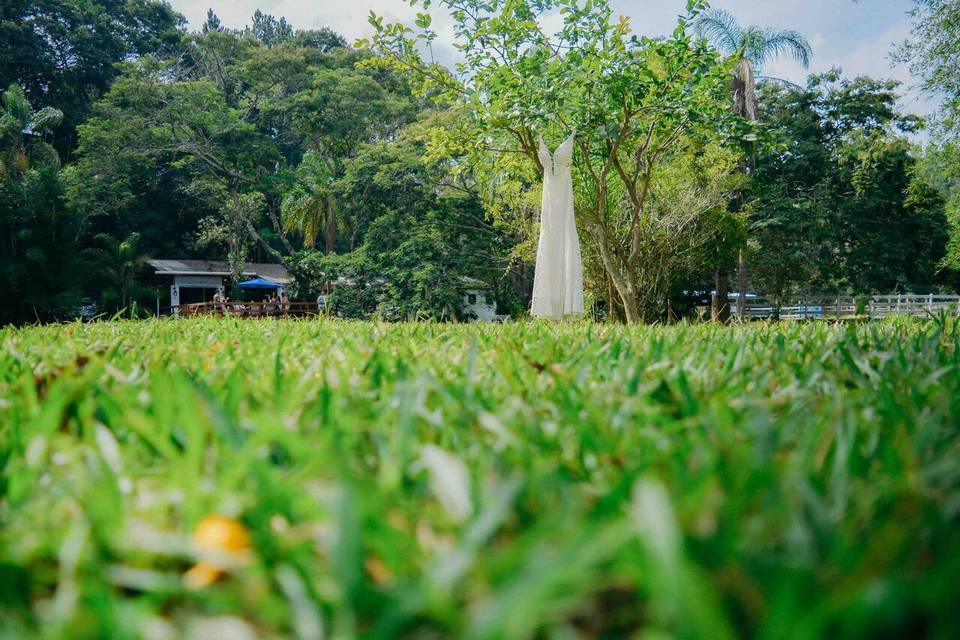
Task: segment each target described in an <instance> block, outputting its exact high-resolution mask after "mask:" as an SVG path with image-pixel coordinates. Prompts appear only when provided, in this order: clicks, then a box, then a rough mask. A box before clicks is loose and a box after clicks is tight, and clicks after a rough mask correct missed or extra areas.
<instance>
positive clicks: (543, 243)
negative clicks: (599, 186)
mask: <svg viewBox="0 0 960 640" xmlns="http://www.w3.org/2000/svg"><path fill="white" fill-rule="evenodd" d="M574 133H575V132H574ZM574 133H571V134H570V137H568V138H567V139H566V140H564V141H563V142H562V143H561V144H560V146H559V147H557V150H556V152H555V153H554V154H553V155H551V154H550V150H549V149H547V145H546V144H545V143H544V142H543V136H540V137H539V142H540V150H539V155H540V162H541V164H542V165H543V196H542V200H541V203H540V240H539V242H538V244H537V264H536V270H535V272H534V276H533V301H532V304H531V306H530V313H531V315H533V316H536V317H539V318H563V317H565V316H571V315H581V314H583V262H582V261H581V259H580V241H579V239H578V238H577V226H576V224H575V223H574V220H573V181H572V179H571V177H570V161H571V160H572V158H573V136H574Z"/></svg>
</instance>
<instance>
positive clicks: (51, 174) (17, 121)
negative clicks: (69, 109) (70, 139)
mask: <svg viewBox="0 0 960 640" xmlns="http://www.w3.org/2000/svg"><path fill="white" fill-rule="evenodd" d="M60 118H61V114H60V112H59V111H57V110H56V109H53V108H52V107H44V108H42V109H39V110H35V109H34V108H33V106H32V105H31V104H30V101H29V100H28V99H27V97H26V96H25V95H24V92H23V91H22V90H21V89H20V87H18V86H16V85H13V86H11V87H10V88H9V89H7V90H6V91H5V92H4V93H3V94H2V95H0V280H2V281H3V283H4V288H5V291H6V296H7V298H6V299H7V302H6V304H4V305H3V308H2V310H0V321H3V322H10V321H22V320H25V319H30V320H36V319H49V318H52V317H56V316H63V315H66V314H69V312H70V310H71V308H72V307H73V306H75V305H76V303H77V302H78V300H79V288H78V286H79V281H78V270H77V269H76V265H75V259H76V255H75V252H74V251H73V248H74V243H75V242H76V240H77V236H78V234H79V231H80V226H81V219H80V217H79V215H77V214H76V213H75V212H73V211H70V210H67V209H66V208H65V207H64V206H63V187H62V185H61V183H60V180H59V174H58V168H59V158H58V155H57V152H56V150H54V148H53V147H52V146H51V145H50V144H49V142H48V137H49V136H50V135H51V131H52V130H53V129H54V128H55V127H56V126H57V124H58V123H59V122H60Z"/></svg>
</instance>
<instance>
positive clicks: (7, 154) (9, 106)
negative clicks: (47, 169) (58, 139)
mask: <svg viewBox="0 0 960 640" xmlns="http://www.w3.org/2000/svg"><path fill="white" fill-rule="evenodd" d="M62 119H63V113H62V112H61V111H58V110H57V109H54V108H53V107H44V108H43V109H40V110H39V111H34V110H33V107H32V106H31V105H30V102H29V101H28V100H27V97H26V96H25V95H24V94H23V90H22V89H21V88H20V87H19V86H17V85H15V84H12V85H10V87H9V88H8V89H7V90H6V91H4V92H3V94H2V95H0V156H2V157H0V180H15V179H17V178H18V177H19V176H20V175H22V174H23V173H24V172H26V171H27V169H29V168H30V165H31V164H33V163H34V162H37V161H42V162H50V163H53V164H56V163H57V152H56V151H54V149H53V147H51V146H50V145H49V144H47V143H46V142H44V141H43V135H44V134H46V133H47V132H49V131H50V130H51V129H53V128H54V127H56V126H57V125H58V124H60V121H61V120H62Z"/></svg>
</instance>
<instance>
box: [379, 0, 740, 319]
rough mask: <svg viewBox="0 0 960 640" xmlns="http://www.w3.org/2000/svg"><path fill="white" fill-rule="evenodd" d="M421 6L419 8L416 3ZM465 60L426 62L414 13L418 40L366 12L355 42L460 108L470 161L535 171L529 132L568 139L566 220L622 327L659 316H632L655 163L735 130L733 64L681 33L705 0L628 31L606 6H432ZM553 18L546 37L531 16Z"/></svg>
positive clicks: (653, 311)
mask: <svg viewBox="0 0 960 640" xmlns="http://www.w3.org/2000/svg"><path fill="white" fill-rule="evenodd" d="M421 4H422V6H423V7H424V8H425V9H426V8H428V7H429V6H430V4H431V3H430V2H423V3H421ZM437 4H438V5H439V6H440V7H442V8H444V9H446V10H447V11H448V12H449V13H450V15H451V18H452V19H453V22H454V26H453V32H454V35H455V38H456V46H457V48H458V49H459V51H460V52H461V54H462V56H463V58H464V62H463V63H461V64H459V65H458V66H457V69H456V71H455V72H454V73H451V72H448V71H447V70H445V69H443V68H442V67H439V66H438V65H436V64H433V63H432V62H428V61H425V60H424V59H423V57H422V56H421V54H420V49H419V48H418V44H425V45H429V44H430V43H432V41H433V40H434V39H435V38H436V32H435V31H433V30H432V29H431V24H432V18H431V16H430V15H429V14H428V13H421V14H419V15H418V18H417V31H416V32H414V31H412V30H411V29H409V28H408V27H406V26H404V25H399V24H384V22H383V20H382V18H380V17H379V16H376V15H371V18H370V22H371V24H372V26H373V27H374V29H375V35H374V37H373V39H372V40H371V41H369V42H366V41H362V42H360V44H363V45H366V46H369V47H370V48H372V49H373V50H374V51H376V52H379V53H383V54H385V55H386V56H388V58H389V60H390V64H392V65H394V66H395V67H396V68H398V69H401V70H403V71H404V72H405V73H407V74H408V77H409V78H410V80H411V82H413V83H415V84H416V86H417V87H418V88H419V90H420V91H421V92H422V94H423V95H428V96H430V97H432V98H433V99H436V100H443V101H447V102H448V103H455V104H461V105H463V106H464V107H465V109H466V111H467V113H469V114H470V116H471V118H472V123H471V125H472V126H471V130H470V131H469V134H470V137H469V140H470V143H471V144H472V146H473V152H474V153H476V154H484V153H507V154H515V153H519V154H523V155H524V156H525V157H526V158H527V161H528V162H529V163H531V164H530V165H529V166H532V167H533V169H534V170H535V171H536V173H537V174H538V175H542V172H543V167H542V166H541V165H540V162H539V159H538V157H537V143H536V139H537V134H538V133H543V134H545V136H546V138H547V139H548V140H549V141H555V140H558V139H560V138H561V137H563V135H564V134H565V133H567V132H569V131H570V130H571V129H576V130H577V131H578V132H579V133H578V135H577V137H576V150H577V153H576V156H575V166H574V180H575V182H576V183H577V187H576V190H577V197H576V199H575V200H576V204H575V214H576V217H577V220H578V223H579V228H580V230H581V231H582V232H584V233H585V235H586V236H587V238H588V239H589V244H590V248H591V249H592V250H595V251H596V252H597V254H598V256H599V260H600V263H601V264H602V265H603V270H604V273H605V275H606V276H607V277H608V278H609V279H610V282H611V284H612V289H613V290H615V292H616V295H617V297H618V299H619V303H620V306H621V307H622V309H623V312H624V314H625V317H626V320H627V321H628V322H632V323H634V322H640V321H643V320H644V319H650V318H653V317H657V316H659V314H660V313H661V311H662V310H661V309H657V308H655V307H645V306H644V307H642V306H641V301H640V298H641V294H642V291H643V289H644V287H646V286H647V282H646V280H645V275H646V274H645V273H644V271H643V269H642V268H641V267H642V265H641V255H642V251H643V245H644V237H643V233H644V228H645V226H646V225H647V224H649V223H650V222H651V220H652V217H653V216H655V215H656V213H655V212H654V211H653V210H652V208H651V206H650V192H651V185H652V184H653V183H654V178H655V176H656V174H657V171H658V169H659V168H660V166H661V163H662V162H663V160H664V158H665V157H667V156H668V155H670V154H673V153H679V152H680V151H682V150H683V149H685V148H688V147H690V146H692V145H696V144H701V143H702V142H701V141H702V139H705V138H709V137H711V136H718V135H720V134H721V133H722V131H723V130H724V129H725V126H724V125H727V124H732V123H733V120H734V119H733V118H732V117H730V116H732V114H731V113H730V111H729V110H728V109H723V108H722V105H723V100H722V96H724V95H725V84H726V78H727V77H728V74H729V73H730V72H731V71H732V65H724V64H723V63H722V62H721V61H720V60H719V58H718V56H717V54H716V52H715V51H713V50H711V49H709V48H708V47H707V46H706V44H705V43H702V42H696V41H693V40H692V39H691V38H690V37H689V36H688V35H687V33H686V28H687V25H688V24H689V21H690V20H691V19H692V18H693V17H695V16H696V14H697V13H698V12H699V11H701V10H702V9H703V8H704V6H705V3H703V2H700V1H696V0H691V1H690V2H688V5H687V6H688V15H687V16H684V17H681V18H680V20H679V23H678V26H677V29H675V30H674V32H673V33H672V34H671V35H670V36H668V37H666V38H659V39H652V38H638V37H636V36H630V35H629V33H630V27H629V22H628V21H627V19H626V18H621V19H620V20H619V21H614V20H613V12H612V9H611V7H610V6H609V4H608V2H605V1H588V2H580V1H579V0H537V1H529V0H441V1H440V2H438V3H437ZM555 10H556V11H559V13H560V15H561V16H562V19H563V24H562V27H561V28H560V29H559V31H557V32H556V33H555V34H547V33H545V32H544V30H543V27H542V26H541V22H540V19H541V18H542V17H543V16H544V15H545V14H546V13H548V12H551V11H555Z"/></svg>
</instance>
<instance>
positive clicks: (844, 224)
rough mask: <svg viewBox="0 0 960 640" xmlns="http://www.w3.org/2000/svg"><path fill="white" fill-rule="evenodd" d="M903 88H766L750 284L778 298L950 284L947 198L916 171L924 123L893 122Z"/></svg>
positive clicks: (862, 81) (822, 79)
mask: <svg viewBox="0 0 960 640" xmlns="http://www.w3.org/2000/svg"><path fill="white" fill-rule="evenodd" d="M896 88H897V84H896V83H895V82H892V81H886V82H881V81H876V80H872V79H870V78H863V77H861V78H857V79H855V80H845V79H842V78H841V77H840V76H839V74H838V73H836V72H832V73H828V74H824V75H819V76H812V77H811V79H810V81H809V83H808V85H807V87H806V88H804V89H802V90H797V89H790V88H783V87H780V86H778V85H775V84H772V83H766V84H764V85H762V89H763V93H762V95H761V100H760V119H761V122H762V123H763V124H764V125H765V130H766V131H767V133H768V135H769V136H770V140H769V144H766V145H763V146H761V148H760V150H759V151H758V154H757V158H756V169H755V171H754V176H753V181H752V192H751V196H752V198H753V201H752V212H751V217H752V225H753V231H754V232H753V234H752V235H753V238H754V242H755V247H754V249H755V250H754V252H753V256H752V262H753V269H754V271H753V274H752V275H753V278H754V282H755V283H757V284H758V285H759V288H760V289H761V290H763V291H765V292H767V293H768V295H770V296H771V297H773V298H775V299H781V300H782V299H783V298H784V297H785V296H787V295H789V294H794V293H798V292H811V291H812V292H821V291H846V292H854V293H879V292H889V291H911V290H913V291H919V292H923V291H924V289H925V288H926V287H929V286H931V285H934V284H935V283H937V282H946V277H947V274H943V273H938V270H939V266H940V263H941V261H942V259H943V257H944V250H945V249H944V248H945V245H946V240H947V220H946V217H945V215H944V201H943V196H942V194H941V192H940V191H938V190H937V189H936V188H935V185H934V184H933V183H932V181H931V180H930V179H929V178H928V177H927V176H926V175H924V174H923V173H922V172H921V171H920V170H919V167H918V164H917V160H916V157H915V155H914V153H913V149H912V147H911V145H910V144H909V142H908V141H907V139H906V137H905V134H906V133H909V132H912V131H915V130H916V128H917V127H918V126H919V124H918V121H917V119H916V118H914V117H912V116H906V115H904V114H902V113H900V112H898V111H897V109H896V104H895V103H896V100H897V93H896Z"/></svg>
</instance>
